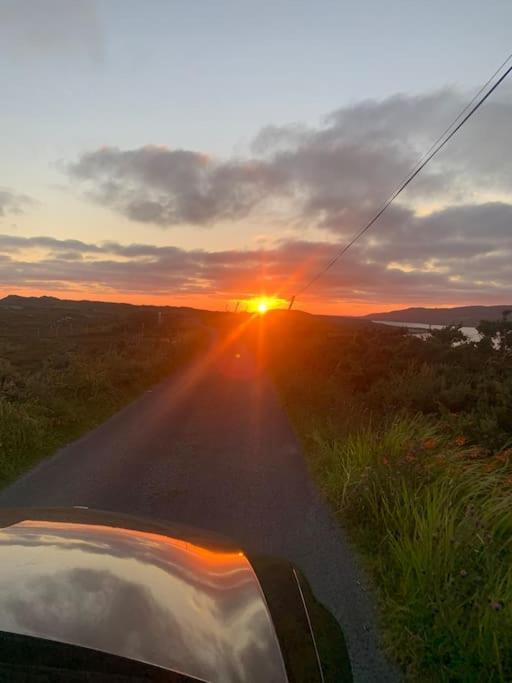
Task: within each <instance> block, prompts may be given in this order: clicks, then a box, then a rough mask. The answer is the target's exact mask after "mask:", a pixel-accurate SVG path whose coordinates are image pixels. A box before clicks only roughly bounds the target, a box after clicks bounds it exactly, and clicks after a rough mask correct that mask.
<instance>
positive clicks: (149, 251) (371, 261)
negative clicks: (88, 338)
mask: <svg viewBox="0 0 512 683" xmlns="http://www.w3.org/2000/svg"><path fill="white" fill-rule="evenodd" d="M457 211H458V212H459V213H460V220H462V219H464V220H465V221H467V223H468V225H469V227H470V229H469V232H472V231H473V234H474V235H475V237H474V240H473V241H472V240H469V241H467V242H464V241H463V240H461V241H458V237H457V233H455V235H454V236H450V234H449V233H446V234H445V235H444V237H443V228H442V226H443V218H444V219H446V221H447V222H448V223H449V222H450V221H455V222H456V223H457V222H458V217H457V216H456V215H454V213H453V212H455V213H456V212H457ZM473 212H475V215H473ZM443 213H444V214H445V215H444V216H443ZM511 215H512V206H509V205H500V204H489V205H487V206H486V207H459V208H458V209H457V208H453V209H448V210H446V211H445V212H438V214H436V215H435V216H434V217H431V216H427V217H424V218H418V217H416V218H415V219H414V229H415V230H416V231H419V232H420V233H422V232H423V231H424V233H425V234H424V235H423V236H422V239H423V241H424V247H422V252H421V253H423V258H420V257H418V251H417V248H416V249H415V248H414V247H413V245H412V243H411V242H408V240H407V238H401V240H397V241H396V243H395V246H393V245H390V244H389V243H387V242H381V243H379V242H375V243H372V244H371V245H368V244H366V245H365V244H357V245H356V246H355V247H354V249H353V251H352V252H350V258H346V259H344V260H342V261H340V262H339V263H338V264H336V266H335V267H334V268H333V269H331V270H330V271H329V272H328V273H326V274H325V276H324V277H323V278H321V279H320V280H319V281H318V282H317V283H316V284H315V287H314V289H313V290H312V291H311V296H312V297H313V298H318V299H319V300H322V301H326V300H327V301H330V302H337V301H338V302H346V301H359V302H365V301H366V302H375V301H400V302H410V303H411V304H413V303H417V302H423V303H425V302H431V303H447V302H448V303H452V302H453V303H457V302H459V303H470V302H475V303H486V302H487V303H491V302H503V301H512V281H511V278H510V262H511V260H512V241H511V240H510V239H507V234H506V221H507V220H509V219H510V216H511ZM500 216H501V218H500ZM429 221H432V222H433V223H434V224H435V225H434V227H432V228H431V229H432V230H433V234H434V240H432V242H431V245H430V248H429V245H428V229H429V228H430V226H429ZM482 221H483V222H484V224H486V225H488V226H489V227H488V230H487V234H486V236H485V240H484V241H482V240H481V237H480V236H478V230H477V227H478V226H479V225H482ZM493 221H494V222H493ZM436 230H437V232H436ZM443 245H444V246H443ZM36 247H37V250H38V258H37V260H34V257H33V250H34V248H36ZM337 248H338V246H337V245H336V244H332V243H326V242H308V241H300V240H291V241H290V240H287V241H282V242H279V243H277V244H276V245H275V246H274V247H273V248H268V249H264V250H259V249H249V250H226V251H218V252H208V251H204V250H199V249H195V250H185V249H181V248H178V247H174V246H164V247H158V246H155V245H147V244H130V245H122V244H119V243H117V242H112V241H110V242H104V243H102V244H92V243H87V242H81V241H79V240H58V239H56V238H52V237H31V238H23V237H19V236H11V235H0V281H1V282H2V284H3V286H4V288H13V289H14V288H19V287H26V288H32V289H33V288H38V289H41V290H48V289H50V290H62V291H64V292H65V291H66V290H69V289H80V290H82V291H83V290H91V291H92V292H97V291H98V290H101V291H109V292H115V293H116V294H118V295H119V296H120V298H122V297H123V296H126V295H128V296H130V295H133V294H146V295H154V296H161V295H167V296H168V295H189V294H192V295H197V294H209V295H211V296H212V304H213V303H214V302H215V298H216V297H223V298H232V297H245V296H252V295H255V294H257V293H258V292H260V291H261V289H262V288H263V289H264V290H266V291H268V292H272V293H276V294H278V295H281V296H284V297H287V296H290V295H291V294H293V293H294V291H295V290H296V288H297V286H298V285H300V284H302V283H303V282H305V281H307V280H308V279H309V278H310V277H311V275H313V274H314V273H315V272H316V271H317V270H318V269H319V268H320V267H322V266H323V265H324V264H325V263H326V262H327V261H328V260H329V259H330V258H331V257H332V256H333V254H334V253H335V251H336V250H337ZM436 249H437V250H438V251H439V254H438V252H437V251H436ZM29 252H30V253H29Z"/></svg>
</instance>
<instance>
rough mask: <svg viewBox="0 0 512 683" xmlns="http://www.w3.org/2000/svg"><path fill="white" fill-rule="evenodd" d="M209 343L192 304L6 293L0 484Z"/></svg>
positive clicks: (0, 314) (1, 321) (0, 354)
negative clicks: (127, 302) (126, 302)
mask: <svg viewBox="0 0 512 683" xmlns="http://www.w3.org/2000/svg"><path fill="white" fill-rule="evenodd" d="M197 315H199V314H196V318H197ZM203 343H204V332H202V328H201V326H200V325H197V319H194V318H193V317H192V316H191V314H190V312H189V311H187V310H180V309H171V308H167V309H165V308H164V309H156V308H152V307H140V306H128V305H126V306H125V305H119V304H101V303H100V304H98V303H92V302H69V301H68V302H66V301H59V300H56V299H45V298H43V299H23V298H21V297H8V298H7V299H4V300H3V301H0V485H3V484H5V483H7V482H8V481H10V480H12V479H13V478H14V477H16V476H17V475H18V474H20V472H22V471H23V470H24V469H26V468H28V467H30V466H31V465H32V464H34V463H35V462H36V461H37V460H38V459H40V458H41V457H43V456H45V455H47V454H48V453H50V452H52V451H53V450H55V449H56V448H57V447H59V446H61V445H63V444H65V443H66V442H68V441H70V440H71V439H73V438H76V437H77V436H79V435H80V434H81V433H82V432H84V431H86V430H87V429H90V428H91V427H93V426H95V425H96V424H98V423H100V422H101V421H103V420H104V419H105V418H106V417H108V416H109V415H111V414H112V413H113V412H115V411H116V410H117V409H119V408H120V407H121V406H122V405H124V404H126V403H127V402H128V401H130V400H131V399H133V398H134V397H135V396H137V395H138V394H139V393H140V392H141V391H143V390H144V389H145V388H146V387H148V386H151V385H152V384H155V383H156V382H158V381H159V380H160V379H162V378H164V377H165V376H166V375H168V374H169V373H170V372H171V371H172V370H173V369H175V368H176V367H177V366H179V365H180V364H182V363H183V362H185V361H186V360H187V359H188V358H190V356H191V355H192V354H193V353H195V352H196V351H198V350H199V349H200V348H201V346H202V344H203Z"/></svg>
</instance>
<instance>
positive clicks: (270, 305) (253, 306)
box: [242, 296, 287, 315]
mask: <svg viewBox="0 0 512 683" xmlns="http://www.w3.org/2000/svg"><path fill="white" fill-rule="evenodd" d="M242 303H243V306H244V308H245V310H246V311H248V312H249V313H259V315H265V313H268V311H271V310H273V309H275V308H284V307H285V306H286V305H287V301H286V300H285V299H279V298H278V297H277V296H255V297H254V298H253V299H246V300H245V301H243V302H242Z"/></svg>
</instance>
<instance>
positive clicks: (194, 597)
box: [0, 519, 286, 683]
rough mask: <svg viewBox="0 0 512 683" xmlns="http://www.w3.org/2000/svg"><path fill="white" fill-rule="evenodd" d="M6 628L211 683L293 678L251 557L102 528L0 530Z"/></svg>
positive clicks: (27, 522) (33, 525)
mask: <svg viewBox="0 0 512 683" xmlns="http://www.w3.org/2000/svg"><path fill="white" fill-rule="evenodd" d="M0 630H3V631H9V632H12V633H19V634H25V635H31V636H37V637H42V638H47V639H52V640H57V641H60V642H64V643H70V644H73V645H80V646H83V647H88V648H93V649H95V650H102V651H104V652H109V653H112V654H116V655H121V656H124V657H128V658H130V659H135V660H139V661H143V662H147V663H149V664H153V665H156V666H160V667H163V668H166V669H171V670H173V671H178V672H181V673H184V674H187V675H189V676H195V677H197V678H199V679H202V680H206V681H222V683H224V682H226V683H227V682H229V681H255V680H258V681H269V682H272V681H276V682H277V681H286V674H285V671H284V666H283V661H282V657H281V652H280V649H279V645H278V642H277V638H276V635H275V631H274V627H273V624H272V622H271V619H270V616H269V614H268V611H267V607H266V604H265V601H264V598H263V595H262V592H261V589H260V586H259V583H258V581H257V579H256V576H255V574H254V572H253V570H252V567H251V566H250V564H249V562H248V560H247V559H246V557H245V555H244V554H243V553H241V552H238V551H236V550H229V551H227V550H225V549H223V550H214V549H211V548H210V547H208V548H207V547H204V546H202V545H198V544H195V543H191V542H189V541H187V540H183V539H178V538H173V537H170V536H168V535H165V534H159V533H153V532H147V531H138V530H133V529H125V528H116V527H112V526H106V525H102V524H98V523H83V522H80V523H76V522H69V521H60V520H57V521H55V520H53V521H49V520H41V519H24V520H23V521H16V523H14V524H12V525H10V526H6V527H4V528H0Z"/></svg>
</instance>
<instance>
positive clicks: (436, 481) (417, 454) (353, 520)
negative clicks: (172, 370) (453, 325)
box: [266, 319, 512, 683]
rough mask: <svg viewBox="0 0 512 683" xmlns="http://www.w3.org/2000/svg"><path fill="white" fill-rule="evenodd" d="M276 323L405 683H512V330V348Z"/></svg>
mask: <svg viewBox="0 0 512 683" xmlns="http://www.w3.org/2000/svg"><path fill="white" fill-rule="evenodd" d="M292 322H293V321H292ZM273 325H274V327H273V328H272V327H271V326H270V325H269V328H268V330H267V340H266V348H267V358H266V360H267V364H268V367H269V369H270V370H271V372H272V374H273V376H274V378H275V380H276V383H277V385H278V387H279V389H280V392H281V395H282V397H283V401H284V404H285V406H286V408H287V410H288V412H289V414H290V416H291V417H292V419H293V421H294V423H295V426H296V429H297V431H298V433H299V435H300V436H301V438H302V439H303V442H304V444H305V450H306V452H307V454H308V457H309V460H310V463H311V467H312V470H313V472H314V474H315V476H316V478H317V480H318V482H319V484H320V486H321V488H322V490H323V491H324V493H325V496H326V497H327V498H328V500H329V501H330V503H331V505H332V506H333V508H334V510H335V512H336V513H337V515H338V517H339V519H340V522H341V523H342V524H343V526H344V527H345V528H346V529H347V530H348V531H349V534H350V536H351V538H352V539H353V541H354V543H355V545H356V547H357V548H358V550H359V551H360V553H361V556H362V558H363V560H364V562H365V564H366V566H367V569H368V571H369V574H370V576H371V577H372V578H373V582H374V585H375V588H376V594H377V596H378V600H379V605H380V610H379V614H380V621H381V626H382V629H381V631H382V639H383V644H384V646H385V648H386V650H387V651H388V652H389V654H390V656H391V657H392V658H393V659H394V660H395V661H397V662H398V663H399V664H400V665H401V668H402V670H403V672H404V674H405V678H406V680H410V681H436V682H437V681H446V682H448V681H449V682H452V681H454V682H455V681H457V682H460V683H466V682H469V683H484V682H485V683H487V682H504V681H512V448H510V446H511V443H512V422H511V419H510V416H511V415H512V339H510V336H512V328H511V327H510V323H506V325H507V326H508V327H509V328H510V331H509V332H507V333H508V334H509V343H508V345H506V346H502V348H500V349H495V348H494V347H493V345H492V344H490V343H489V340H488V339H486V340H485V341H484V342H482V343H480V344H469V343H468V344H460V343H459V344H458V345H456V346H454V345H453V341H454V340H455V341H457V339H456V335H457V332H456V331H452V330H448V331H443V335H434V336H433V337H432V339H431V340H428V341H425V342H424V341H420V340H418V339H412V338H408V337H406V336H404V335H403V334H401V333H396V332H394V331H393V332H389V331H387V330H385V331H384V330H382V331H381V330H380V329H378V328H377V327H375V328H372V329H368V328H365V329H363V328H361V329H359V330H358V329H357V328H356V327H355V324H354V323H350V325H342V324H338V325H337V327H336V328H335V329H333V328H332V327H331V328H326V327H325V326H324V327H322V326H320V325H318V324H317V323H316V322H315V321H314V320H311V321H298V322H297V324H296V325H295V329H293V328H292V324H291V323H289V324H288V325H287V327H286V328H284V327H283V326H282V325H281V324H280V322H279V320H277V319H276V321H275V322H274V323H273Z"/></svg>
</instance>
